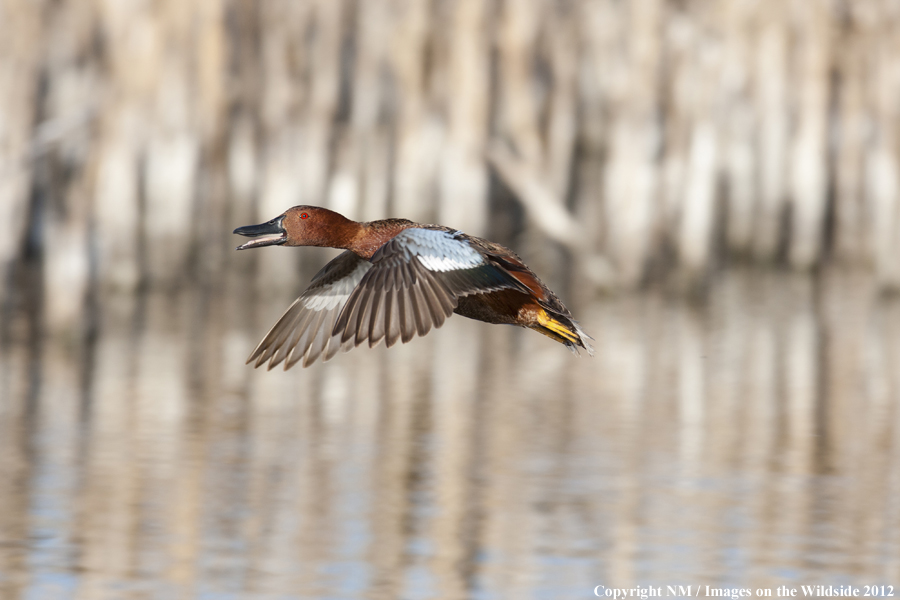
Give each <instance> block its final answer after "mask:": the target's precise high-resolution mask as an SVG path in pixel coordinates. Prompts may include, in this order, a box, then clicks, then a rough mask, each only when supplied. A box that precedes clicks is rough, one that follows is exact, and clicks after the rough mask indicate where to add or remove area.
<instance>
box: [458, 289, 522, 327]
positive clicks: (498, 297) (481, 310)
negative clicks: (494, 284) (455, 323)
mask: <svg viewBox="0 0 900 600" xmlns="http://www.w3.org/2000/svg"><path fill="white" fill-rule="evenodd" d="M532 303H534V300H533V299H532V298H531V296H528V295H526V294H522V293H521V292H515V291H512V290H502V291H499V292H491V293H489V294H474V295H472V296H463V297H462V298H460V299H459V303H458V304H457V305H456V309H454V311H453V312H455V313H456V314H458V315H462V316H464V317H468V318H470V319H475V320H477V321H484V322H485V323H495V324H508V325H523V326H527V325H528V322H527V321H528V319H527V318H526V313H528V312H529V311H528V307H527V305H528V304H532ZM523 308H524V309H525V310H523Z"/></svg>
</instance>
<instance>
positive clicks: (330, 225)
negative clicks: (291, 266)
mask: <svg viewBox="0 0 900 600" xmlns="http://www.w3.org/2000/svg"><path fill="white" fill-rule="evenodd" d="M357 227H359V224H358V223H355V222H354V221H351V220H350V219H347V218H346V217H344V216H342V215H339V214H338V213H336V212H334V211H331V210H328V209H327V208H321V207H318V206H295V207H293V208H289V209H288V210H286V211H285V212H284V213H282V214H280V215H278V216H277V217H275V218H274V219H272V220H271V221H266V222H265V223H261V224H259V225H246V226H244V227H238V228H237V229H235V230H234V233H236V234H238V235H243V236H246V237H252V238H255V239H252V240H250V241H249V242H246V243H244V244H241V245H240V246H238V247H237V250H246V249H248V248H261V247H262V246H325V247H330V248H343V247H344V244H345V243H346V241H347V240H348V239H350V238H351V237H352V235H353V234H354V233H355V230H356V228H357Z"/></svg>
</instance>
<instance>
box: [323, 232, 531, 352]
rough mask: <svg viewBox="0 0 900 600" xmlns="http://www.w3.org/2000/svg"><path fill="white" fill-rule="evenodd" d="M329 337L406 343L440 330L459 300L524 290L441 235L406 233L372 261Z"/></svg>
mask: <svg viewBox="0 0 900 600" xmlns="http://www.w3.org/2000/svg"><path fill="white" fill-rule="evenodd" d="M371 262H372V269H370V270H369V271H368V272H366V273H365V274H364V275H363V277H362V279H361V280H360V282H359V285H358V286H357V287H356V289H355V290H353V292H352V293H351V294H350V297H349V298H348V299H347V303H346V304H345V305H344V308H343V310H342V311H341V315H340V317H339V318H338V319H337V322H336V323H335V325H334V329H333V330H332V333H333V334H334V335H335V336H337V335H340V336H341V341H342V342H343V343H351V342H352V343H353V344H355V345H357V346H358V345H359V344H362V343H363V342H365V341H367V340H368V342H369V345H370V346H374V345H375V344H377V343H378V342H380V341H381V340H382V339H385V343H386V344H387V346H393V345H394V344H395V343H396V342H397V340H398V339H399V340H400V341H401V342H403V343H406V342H408V341H409V340H411V339H412V338H413V337H415V336H416V335H419V336H422V335H425V334H426V333H428V332H429V331H431V329H432V328H434V329H437V328H439V327H440V326H441V325H443V324H444V321H446V320H447V317H449V316H450V315H451V314H453V309H455V308H456V305H457V302H458V300H459V298H460V297H461V296H466V295H470V294H483V293H488V292H491V291H496V290H500V289H516V290H519V291H523V292H526V293H527V288H526V287H525V286H523V285H522V283H520V282H519V281H518V280H517V279H516V278H515V277H513V276H512V275H510V274H509V273H508V272H507V271H506V270H505V269H503V268H501V267H498V266H496V265H495V264H492V263H491V262H489V261H487V260H485V257H484V256H483V255H482V254H481V253H480V252H478V251H477V250H476V249H474V248H472V247H471V245H469V244H468V243H467V242H466V241H465V240H463V239H461V238H458V237H456V236H455V235H454V233H452V232H450V231H447V230H444V229H427V228H410V229H406V230H404V231H402V232H401V233H399V234H398V235H396V236H395V237H394V238H393V239H392V240H390V241H389V242H387V243H386V244H384V245H383V246H382V247H381V248H379V249H378V251H377V252H376V253H375V254H374V255H373V256H372V260H371Z"/></svg>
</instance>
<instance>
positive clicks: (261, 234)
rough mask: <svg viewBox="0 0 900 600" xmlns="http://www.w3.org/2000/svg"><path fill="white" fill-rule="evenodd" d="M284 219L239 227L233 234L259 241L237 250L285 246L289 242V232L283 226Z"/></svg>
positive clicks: (251, 242)
mask: <svg viewBox="0 0 900 600" xmlns="http://www.w3.org/2000/svg"><path fill="white" fill-rule="evenodd" d="M282 219H283V217H278V218H277V219H272V220H271V221H269V222H268V223H262V224H260V225H245V226H244V227H238V228H237V229H235V230H234V232H233V233H236V234H238V235H243V236H245V237H253V238H257V239H255V240H250V241H249V242H247V243H245V244H241V245H240V246H238V247H237V248H236V249H237V250H246V249H247V248H259V247H261V246H275V245H278V244H283V243H284V242H285V241H287V232H286V231H285V230H284V227H283V226H282V224H281V221H282Z"/></svg>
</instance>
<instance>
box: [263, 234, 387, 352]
mask: <svg viewBox="0 0 900 600" xmlns="http://www.w3.org/2000/svg"><path fill="white" fill-rule="evenodd" d="M371 267H372V265H371V263H369V262H368V261H366V260H364V259H362V258H360V257H359V256H357V255H356V254H354V253H353V252H350V251H349V250H348V251H346V252H344V253H342V254H340V255H339V256H338V257H337V258H335V259H334V260H332V261H331V262H329V263H328V264H327V265H325V267H324V268H322V270H321V271H319V272H318V273H317V274H316V276H315V277H313V279H312V282H310V286H309V287H308V288H307V289H306V291H304V292H303V293H302V294H301V295H300V297H299V298H297V299H296V300H294V303H293V304H291V306H290V307H289V308H288V309H287V310H286V311H285V313H284V314H283V315H282V316H281V318H280V319H278V321H277V322H276V323H275V325H273V326H272V329H270V330H269V332H268V333H267V334H266V336H265V337H264V338H263V339H262V341H261V342H260V343H259V345H258V346H257V347H256V349H255V350H254V351H253V352H252V353H251V354H250V357H249V358H248V359H247V363H251V362H254V361H255V365H254V366H257V367H259V366H260V365H262V364H264V363H266V362H268V363H269V364H268V368H269V369H272V368H274V367H276V366H278V365H279V364H280V363H281V362H282V361H284V368H285V369H289V368H290V367H291V366H293V365H294V364H296V363H297V362H299V361H300V360H303V364H304V366H307V365H309V364H310V363H312V362H313V361H314V360H316V359H317V358H318V357H319V356H322V357H323V359H324V360H328V359H330V358H332V357H333V356H334V355H335V354H336V353H337V351H338V350H341V349H343V350H344V351H346V350H349V349H350V348H352V347H353V346H352V345H342V344H341V339H340V336H334V335H332V334H331V331H332V329H333V328H334V324H335V322H336V321H337V318H338V316H339V315H340V313H341V309H343V308H344V305H345V304H346V302H347V299H348V298H349V297H350V294H351V293H352V292H353V290H354V288H355V287H356V286H357V284H358V283H359V282H360V280H362V278H363V276H364V275H365V274H366V272H367V271H368V270H369V269H370V268H371Z"/></svg>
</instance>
